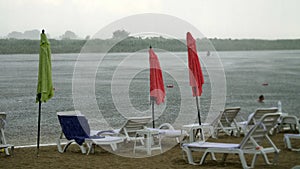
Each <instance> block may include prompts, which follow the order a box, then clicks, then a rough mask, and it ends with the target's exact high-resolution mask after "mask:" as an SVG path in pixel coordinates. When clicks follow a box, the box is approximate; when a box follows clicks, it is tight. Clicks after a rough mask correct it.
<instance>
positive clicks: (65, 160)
mask: <svg viewBox="0 0 300 169" xmlns="http://www.w3.org/2000/svg"><path fill="white" fill-rule="evenodd" d="M241 139H242V137H240V138H236V137H229V136H220V137H219V139H209V140H208V141H214V142H231V143H239V141H240V140H241ZM271 139H272V140H273V141H274V142H275V144H276V145H277V147H278V148H279V149H281V152H280V155H279V164H278V165H277V166H273V165H271V166H268V165H265V164H264V161H263V159H262V157H261V156H259V157H258V160H257V163H256V165H255V168H278V169H279V168H280V169H281V168H283V169H285V168H287V169H289V168H292V167H294V166H296V165H300V152H293V151H290V150H287V149H286V148H285V147H284V143H283V134H282V133H279V134H276V135H275V136H271ZM292 142H293V143H294V144H295V145H296V146H297V147H300V141H299V140H292ZM142 153H143V152H142ZM193 155H194V158H195V159H196V161H199V159H200V158H201V155H202V153H201V152H194V154H193ZM221 157H222V156H221V155H218V156H217V159H218V161H217V162H216V161H212V160H211V159H210V157H208V158H207V160H206V163H205V164H204V165H203V166H193V165H190V164H187V162H186V160H185V159H183V153H182V151H181V148H180V146H179V145H177V146H176V147H174V148H172V149H171V150H169V151H167V152H165V153H163V154H161V155H156V156H152V157H147V158H127V157H121V156H118V155H114V154H112V153H110V152H108V151H105V150H103V149H102V148H100V147H96V149H95V153H94V154H90V155H83V154H81V152H80V150H79V148H78V147H77V146H76V145H72V146H70V147H69V148H68V149H67V152H65V153H63V154H61V153H59V152H58V151H57V147H56V146H46V147H40V155H39V157H38V158H37V156H36V148H35V147H33V148H16V149H15V151H14V156H5V155H4V153H0V168H1V169H2V168H3V169H6V168H22V169H24V168H44V169H52V168H55V169H60V168H64V169H65V168H85V169H95V168H104V169H110V168H125V169H129V168H159V169H160V168H178V169H179V168H180V169H181V168H199V167H201V168H206V169H213V168H242V166H241V163H240V161H239V157H238V156H237V155H232V154H231V155H229V156H228V158H227V161H226V162H225V163H222V162H221ZM270 157H272V156H270ZM246 158H247V159H248V163H249V162H250V160H251V156H246Z"/></svg>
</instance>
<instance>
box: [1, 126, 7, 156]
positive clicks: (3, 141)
mask: <svg viewBox="0 0 300 169" xmlns="http://www.w3.org/2000/svg"><path fill="white" fill-rule="evenodd" d="M0 132H1V135H2V136H1V137H2V139H1V140H2V144H6V140H5V136H4V130H3V129H1V130H0ZM4 151H5V154H6V155H9V151H8V148H5V149H4Z"/></svg>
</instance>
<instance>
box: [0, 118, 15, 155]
mask: <svg viewBox="0 0 300 169" xmlns="http://www.w3.org/2000/svg"><path fill="white" fill-rule="evenodd" d="M5 124H6V113H5V112H0V149H4V150H5V154H6V155H10V154H9V150H8V149H9V148H10V149H11V153H12V154H13V151H14V146H13V145H11V144H7V143H6V138H5V135H4V128H5Z"/></svg>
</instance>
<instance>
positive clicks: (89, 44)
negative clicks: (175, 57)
mask: <svg viewBox="0 0 300 169" xmlns="http://www.w3.org/2000/svg"><path fill="white" fill-rule="evenodd" d="M39 43H40V41H39V40H29V39H0V54H38V53H39ZM197 43H198V44H197V50H198V51H215V50H216V51H252V50H300V39H286V40H284V39H281V40H260V39H216V38H214V39H197ZM50 44H51V51H52V53H80V52H86V53H103V52H113V53H118V52H136V51H139V50H142V49H147V48H148V47H149V46H150V45H151V46H152V47H154V48H159V49H163V50H166V51H171V52H183V51H186V45H185V40H184V39H181V40H177V39H166V38H163V37H152V38H146V39H142V38H135V37H128V38H126V39H124V40H122V41H120V40H117V39H106V40H102V39H90V40H73V39H65V40H56V39H50ZM83 47H85V48H84V49H83ZM82 49H83V50H82ZM108 49H109V51H107V50H108Z"/></svg>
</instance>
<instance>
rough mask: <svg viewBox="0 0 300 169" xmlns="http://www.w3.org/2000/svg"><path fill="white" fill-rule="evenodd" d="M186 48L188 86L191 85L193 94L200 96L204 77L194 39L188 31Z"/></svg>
mask: <svg viewBox="0 0 300 169" xmlns="http://www.w3.org/2000/svg"><path fill="white" fill-rule="evenodd" d="M186 41H187V48H188V64H189V77H190V86H192V91H193V96H194V97H195V96H201V94H202V85H203V84H204V77H203V74H202V70H201V65H200V63H199V58H198V54H197V49H196V41H195V39H194V38H193V36H192V34H191V33H190V32H188V33H187V35H186Z"/></svg>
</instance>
